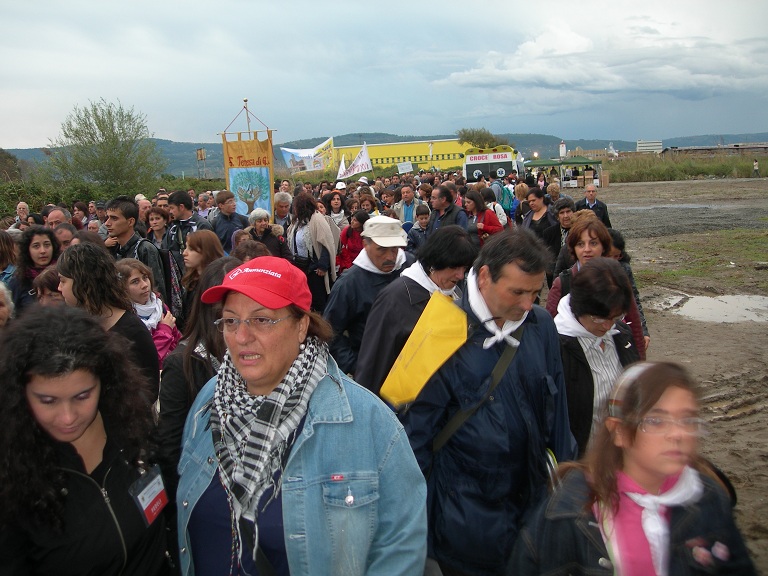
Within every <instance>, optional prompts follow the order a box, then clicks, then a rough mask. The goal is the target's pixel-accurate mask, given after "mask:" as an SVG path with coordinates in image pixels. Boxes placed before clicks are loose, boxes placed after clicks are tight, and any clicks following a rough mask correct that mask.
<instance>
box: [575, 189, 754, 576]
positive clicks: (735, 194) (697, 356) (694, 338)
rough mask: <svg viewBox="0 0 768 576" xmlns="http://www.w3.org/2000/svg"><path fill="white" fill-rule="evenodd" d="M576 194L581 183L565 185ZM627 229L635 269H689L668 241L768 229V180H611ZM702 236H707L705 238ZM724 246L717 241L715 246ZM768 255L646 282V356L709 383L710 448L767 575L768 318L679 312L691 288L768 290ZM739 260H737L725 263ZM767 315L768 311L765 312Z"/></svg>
mask: <svg viewBox="0 0 768 576" xmlns="http://www.w3.org/2000/svg"><path fill="white" fill-rule="evenodd" d="M565 192H568V193H572V194H571V195H572V196H573V197H574V199H577V198H580V197H581V194H580V191H578V190H565ZM598 198H600V199H602V200H603V201H604V202H606V203H607V204H608V212H609V215H610V218H611V221H612V224H613V226H614V228H617V229H619V230H621V231H622V232H623V233H624V235H625V237H626V240H627V249H628V252H629V253H630V254H631V255H632V268H633V270H634V271H635V274H636V275H637V274H638V273H640V276H641V277H642V276H643V271H645V274H646V276H647V274H649V273H652V272H653V273H657V272H658V271H660V270H665V269H674V268H682V267H685V266H687V265H688V264H690V262H686V259H690V258H694V256H692V255H690V254H685V253H681V251H679V250H671V249H669V248H666V247H665V246H664V245H665V244H669V243H670V241H678V240H679V241H690V240H691V238H693V236H691V235H695V237H696V238H698V239H701V238H706V235H708V234H709V235H710V236H711V235H712V234H713V232H714V231H717V230H730V229H734V228H746V229H752V230H766V229H768V179H737V180H722V179H717V180H695V181H686V182H656V183H633V184H611V185H610V186H609V187H607V188H605V189H602V190H599V191H598ZM702 235H704V236H702ZM715 250H716V247H714V246H713V252H714V251H715ZM767 263H768V254H763V255H762V256H761V257H758V258H757V259H754V262H740V263H738V266H739V267H741V268H742V269H741V270H740V272H741V276H742V277H743V279H742V278H740V279H739V281H738V283H734V282H733V277H732V274H730V276H731V277H730V278H729V270H719V271H717V272H716V273H713V274H712V275H707V276H706V277H683V278H680V279H674V278H673V279H671V280H670V279H664V278H661V279H658V280H656V279H653V280H646V282H645V284H641V285H640V286H639V288H640V294H641V299H642V301H643V304H644V307H645V314H646V318H647V321H648V327H649V330H650V333H651V345H650V348H649V350H648V358H649V359H651V360H662V359H663V360H671V361H675V362H680V363H682V364H684V365H686V366H687V367H688V368H689V369H690V370H691V371H692V372H693V374H694V375H695V376H696V377H697V378H698V379H699V381H700V382H702V384H703V386H704V391H705V398H704V416H705V417H706V418H707V419H708V420H709V421H710V430H711V431H710V434H709V436H707V437H706V438H705V439H704V441H703V448H702V452H703V453H704V454H705V455H706V456H707V457H709V458H710V459H711V460H712V461H714V462H715V463H716V464H717V465H719V466H720V467H721V468H722V469H723V470H724V471H726V473H727V474H728V475H729V476H730V478H731V480H732V481H733V484H734V485H735V486H736V489H737V492H738V497H739V502H738V505H737V507H736V520H737V523H738V525H739V527H740V528H741V531H742V533H743V534H744V536H745V539H746V540H747V544H748V546H749V548H750V550H751V552H752V554H753V558H754V560H755V562H756V564H757V566H758V570H759V571H760V573H765V574H768V410H766V405H767V404H768V350H766V349H767V348H768V322H765V321H763V322H755V321H744V322H736V323H718V322H702V321H696V320H691V319H687V318H686V317H684V316H682V315H680V314H679V313H678V312H679V309H680V305H681V304H683V303H684V302H685V301H686V300H687V299H688V297H689V296H697V295H700V296H716V295H726V294H751V295H760V296H768V291H766V290H765V288H764V287H765V286H768V283H766V280H768V266H767V265H766V264H767ZM728 265H731V266H735V264H733V263H729V264H727V265H726V266H728ZM763 319H765V316H763Z"/></svg>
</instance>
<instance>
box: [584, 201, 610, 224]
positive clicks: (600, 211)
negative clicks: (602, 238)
mask: <svg viewBox="0 0 768 576" xmlns="http://www.w3.org/2000/svg"><path fill="white" fill-rule="evenodd" d="M575 207H576V212H578V211H579V210H587V209H589V210H592V212H594V213H595V214H596V215H597V217H598V218H600V221H601V222H602V223H603V224H605V227H606V228H610V227H611V219H610V218H608V206H606V205H605V202H602V201H600V200H598V199H597V198H595V205H594V206H592V207H590V206H587V199H586V198H582V199H581V200H579V201H578V202H576V206H575Z"/></svg>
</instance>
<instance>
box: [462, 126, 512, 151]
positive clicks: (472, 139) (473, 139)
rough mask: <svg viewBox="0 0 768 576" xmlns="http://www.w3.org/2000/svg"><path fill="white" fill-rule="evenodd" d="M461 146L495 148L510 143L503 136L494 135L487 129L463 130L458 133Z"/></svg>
mask: <svg viewBox="0 0 768 576" xmlns="http://www.w3.org/2000/svg"><path fill="white" fill-rule="evenodd" d="M456 136H457V138H458V139H459V144H470V145H471V146H473V147H475V148H493V147H494V146H500V145H502V144H509V141H508V140H507V139H506V138H503V137H502V136H497V135H495V134H492V133H491V132H489V131H488V130H486V129H485V128H462V129H460V130H457V131H456Z"/></svg>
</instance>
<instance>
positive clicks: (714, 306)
mask: <svg viewBox="0 0 768 576" xmlns="http://www.w3.org/2000/svg"><path fill="white" fill-rule="evenodd" d="M674 312H675V314H681V315H683V316H685V317H687V318H690V319H692V320H700V321H702V322H748V321H750V320H751V321H753V322H768V296H747V295H730V296H717V297H708V296H691V297H690V298H689V299H688V300H687V301H686V302H685V303H684V304H683V305H682V306H680V307H679V308H677V309H676V310H674Z"/></svg>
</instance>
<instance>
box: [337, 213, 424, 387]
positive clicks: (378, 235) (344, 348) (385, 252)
mask: <svg viewBox="0 0 768 576" xmlns="http://www.w3.org/2000/svg"><path fill="white" fill-rule="evenodd" d="M362 236H363V250H362V251H361V252H360V254H359V255H358V257H357V258H355V261H354V262H353V263H352V267H351V268H350V269H349V270H347V271H346V272H344V274H342V275H341V276H340V277H339V280H338V281H337V282H336V284H334V285H333V288H332V289H331V294H330V296H329V297H328V303H327V304H326V306H325V311H324V312H323V317H324V318H325V319H326V320H328V322H330V323H331V326H333V331H334V333H335V334H336V336H335V338H334V339H333V341H332V342H331V347H330V349H331V354H332V355H333V357H334V358H335V359H336V362H338V364H339V367H340V368H341V370H342V371H343V372H345V373H347V374H354V372H355V368H356V365H357V353H358V351H359V350H360V343H361V342H362V339H363V331H364V330H365V322H366V320H368V313H369V312H370V311H371V306H372V305H373V301H374V300H376V296H377V295H378V294H379V291H380V290H382V289H383V288H384V287H385V286H387V285H388V284H389V283H390V282H392V281H393V280H394V279H395V278H398V277H399V276H400V273H401V272H402V271H403V270H405V269H406V268H408V266H410V265H411V264H412V263H413V260H414V259H413V256H412V255H411V254H409V253H407V252H405V251H404V250H403V247H404V246H405V245H406V239H407V236H406V234H405V231H404V230H403V228H402V225H401V223H400V221H399V220H395V219H394V218H389V217H387V216H374V217H373V218H369V219H368V220H367V221H366V223H365V225H364V227H363V233H362Z"/></svg>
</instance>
